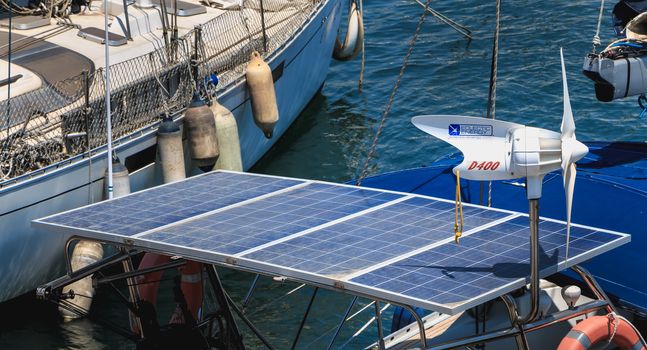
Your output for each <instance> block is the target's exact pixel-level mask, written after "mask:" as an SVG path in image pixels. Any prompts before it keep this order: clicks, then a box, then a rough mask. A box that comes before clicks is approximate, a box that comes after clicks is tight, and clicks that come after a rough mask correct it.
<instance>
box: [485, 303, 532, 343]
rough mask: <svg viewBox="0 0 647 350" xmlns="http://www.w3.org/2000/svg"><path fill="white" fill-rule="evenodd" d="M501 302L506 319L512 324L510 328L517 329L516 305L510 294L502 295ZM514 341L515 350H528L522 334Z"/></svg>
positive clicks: (517, 314)
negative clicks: (505, 309) (506, 314)
mask: <svg viewBox="0 0 647 350" xmlns="http://www.w3.org/2000/svg"><path fill="white" fill-rule="evenodd" d="M501 300H503V303H504V304H505V306H506V308H507V309H508V317H509V318H510V323H511V324H512V327H514V328H517V329H519V323H517V320H518V318H519V312H518V310H517V303H515V301H514V299H513V298H512V297H511V296H510V294H505V295H502V296H501ZM483 333H485V332H483ZM514 339H515V341H516V342H517V349H519V350H527V349H528V347H527V341H526V337H525V335H524V334H521V333H520V334H519V335H517V336H515V337H514Z"/></svg>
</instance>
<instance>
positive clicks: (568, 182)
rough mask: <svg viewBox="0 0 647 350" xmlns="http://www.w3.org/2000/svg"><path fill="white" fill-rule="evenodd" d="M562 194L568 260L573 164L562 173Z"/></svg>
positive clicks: (573, 188)
mask: <svg viewBox="0 0 647 350" xmlns="http://www.w3.org/2000/svg"><path fill="white" fill-rule="evenodd" d="M563 176H564V192H565V193H566V260H568V246H569V243H570V239H571V210H572V208H573V191H574V190H575V178H576V177H577V170H576V169H575V163H570V164H569V165H568V168H566V169H565V171H564V173H563Z"/></svg>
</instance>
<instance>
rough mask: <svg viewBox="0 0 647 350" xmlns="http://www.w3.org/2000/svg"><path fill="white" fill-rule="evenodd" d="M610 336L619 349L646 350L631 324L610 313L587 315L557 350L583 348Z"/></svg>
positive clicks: (578, 349)
mask: <svg viewBox="0 0 647 350" xmlns="http://www.w3.org/2000/svg"><path fill="white" fill-rule="evenodd" d="M614 329H615V335H614V334H613V332H614ZM611 337H613V339H612V342H613V344H615V345H616V346H617V347H619V348H620V349H628V350H629V349H630V350H647V348H645V346H644V344H643V343H642V340H641V338H640V335H638V334H637V333H636V331H635V330H634V328H633V326H632V325H631V324H629V322H627V320H625V319H624V317H618V316H615V317H614V316H612V315H611V314H609V315H607V316H593V317H589V318H587V319H586V320H584V321H582V322H580V323H578V324H577V325H575V327H573V328H572V329H571V330H570V332H568V334H567V335H566V337H564V339H562V342H561V343H559V347H558V348H557V350H585V349H589V348H590V347H591V346H592V345H593V344H597V343H600V342H604V341H608V340H609V339H610V338H611Z"/></svg>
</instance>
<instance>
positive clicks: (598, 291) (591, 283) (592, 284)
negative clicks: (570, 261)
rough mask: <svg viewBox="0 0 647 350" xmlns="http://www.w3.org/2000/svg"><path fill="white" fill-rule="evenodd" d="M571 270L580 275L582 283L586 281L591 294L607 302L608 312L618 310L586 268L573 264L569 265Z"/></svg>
mask: <svg viewBox="0 0 647 350" xmlns="http://www.w3.org/2000/svg"><path fill="white" fill-rule="evenodd" d="M571 270H573V271H575V272H576V273H577V274H578V275H580V277H582V280H583V281H584V283H586V285H587V286H588V287H589V289H591V291H592V292H593V294H595V296H596V298H598V299H599V300H604V301H606V302H608V303H609V306H608V308H607V309H608V311H609V312H615V313H617V312H618V310H616V308H615V306H614V305H613V303H611V300H610V299H609V297H608V296H607V294H606V293H605V292H604V290H602V288H601V287H600V285H599V284H598V282H597V281H596V280H595V278H593V275H591V273H590V272H589V271H588V270H587V269H585V268H583V267H582V266H579V265H573V266H572V267H571Z"/></svg>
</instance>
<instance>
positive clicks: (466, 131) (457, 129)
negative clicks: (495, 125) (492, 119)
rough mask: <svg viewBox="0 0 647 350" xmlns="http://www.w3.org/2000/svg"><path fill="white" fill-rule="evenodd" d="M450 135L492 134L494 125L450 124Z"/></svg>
mask: <svg viewBox="0 0 647 350" xmlns="http://www.w3.org/2000/svg"><path fill="white" fill-rule="evenodd" d="M448 131H449V136H492V125H483V124H449V130H448Z"/></svg>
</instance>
